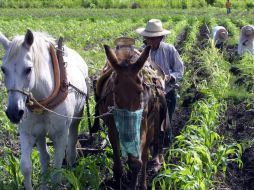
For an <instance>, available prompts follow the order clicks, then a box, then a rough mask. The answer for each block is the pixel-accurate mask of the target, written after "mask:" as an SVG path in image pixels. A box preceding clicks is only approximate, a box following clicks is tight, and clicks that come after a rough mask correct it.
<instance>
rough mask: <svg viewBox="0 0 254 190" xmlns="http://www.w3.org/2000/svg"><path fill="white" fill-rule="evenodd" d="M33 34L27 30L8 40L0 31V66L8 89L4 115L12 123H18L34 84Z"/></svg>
mask: <svg viewBox="0 0 254 190" xmlns="http://www.w3.org/2000/svg"><path fill="white" fill-rule="evenodd" d="M33 42H34V36H33V33H32V32H31V30H27V33H26V35H25V36H18V37H16V38H14V39H13V40H12V41H9V40H8V39H7V38H6V37H5V36H4V35H3V34H1V33H0V43H1V44H2V45H3V47H4V49H5V56H4V58H3V64H2V66H1V70H2V73H3V74H4V83H5V86H6V88H7V90H8V105H7V110H6V115H7V116H8V118H9V119H10V121H12V122H13V123H19V122H20V120H21V118H22V116H23V114H24V111H25V103H26V99H27V96H26V95H25V93H24V92H29V91H30V89H31V88H32V87H33V86H34V84H35V73H34V66H33V60H34V58H33V54H32V50H31V49H32V48H31V47H32V45H33Z"/></svg>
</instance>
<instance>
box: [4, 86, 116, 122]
mask: <svg viewBox="0 0 254 190" xmlns="http://www.w3.org/2000/svg"><path fill="white" fill-rule="evenodd" d="M11 91H16V92H19V93H21V94H24V95H26V96H28V98H30V99H31V100H32V101H34V102H35V103H37V104H38V105H39V106H40V107H41V108H42V109H43V110H45V111H48V112H50V113H53V114H55V115H57V116H60V117H64V118H69V119H85V118H87V119H91V118H92V117H91V116H90V114H89V116H88V117H70V116H67V115H63V114H60V113H57V112H55V111H53V110H51V109H48V108H46V107H45V106H43V105H42V104H40V103H39V102H38V101H37V100H36V99H35V98H34V97H33V95H32V94H31V93H28V92H26V91H23V90H19V89H9V90H7V92H8V93H9V92H11ZM113 109H114V107H109V108H108V112H106V113H104V114H101V115H98V116H94V117H93V118H94V119H95V118H101V117H105V116H108V115H112V113H111V112H112V110H113ZM90 123H91V121H90Z"/></svg>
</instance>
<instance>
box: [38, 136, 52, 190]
mask: <svg viewBox="0 0 254 190" xmlns="http://www.w3.org/2000/svg"><path fill="white" fill-rule="evenodd" d="M36 144H37V148H38V151H39V152H40V162H41V170H42V179H41V180H42V185H41V186H40V189H47V187H46V184H45V180H44V178H45V176H44V174H45V173H46V171H47V170H48V166H49V161H50V156H49V153H48V150H47V145H46V138H45V137H39V138H38V139H37V142H36Z"/></svg>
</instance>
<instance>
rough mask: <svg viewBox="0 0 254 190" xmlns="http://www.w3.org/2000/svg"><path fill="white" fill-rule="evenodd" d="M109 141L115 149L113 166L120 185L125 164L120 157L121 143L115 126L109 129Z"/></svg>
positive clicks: (115, 177)
mask: <svg viewBox="0 0 254 190" xmlns="http://www.w3.org/2000/svg"><path fill="white" fill-rule="evenodd" d="M108 135H109V141H110V143H111V146H112V149H113V156H114V157H113V159H114V166H113V174H114V179H115V180H116V183H117V186H120V180H121V177H122V175H123V166H122V162H121V159H120V144H119V138H118V132H117V130H116V127H115V126H112V127H109V130H108Z"/></svg>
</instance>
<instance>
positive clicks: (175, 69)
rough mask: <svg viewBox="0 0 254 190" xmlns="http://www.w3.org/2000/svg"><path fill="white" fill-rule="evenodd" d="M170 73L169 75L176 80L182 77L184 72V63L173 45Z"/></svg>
mask: <svg viewBox="0 0 254 190" xmlns="http://www.w3.org/2000/svg"><path fill="white" fill-rule="evenodd" d="M171 56H172V59H171V60H172V61H173V65H172V73H170V75H171V77H174V78H175V79H176V81H177V80H180V79H181V78H182V77H183V72H184V65H183V61H182V59H181V57H180V55H179V53H178V51H177V50H176V49H175V47H173V51H172V54H171Z"/></svg>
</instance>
